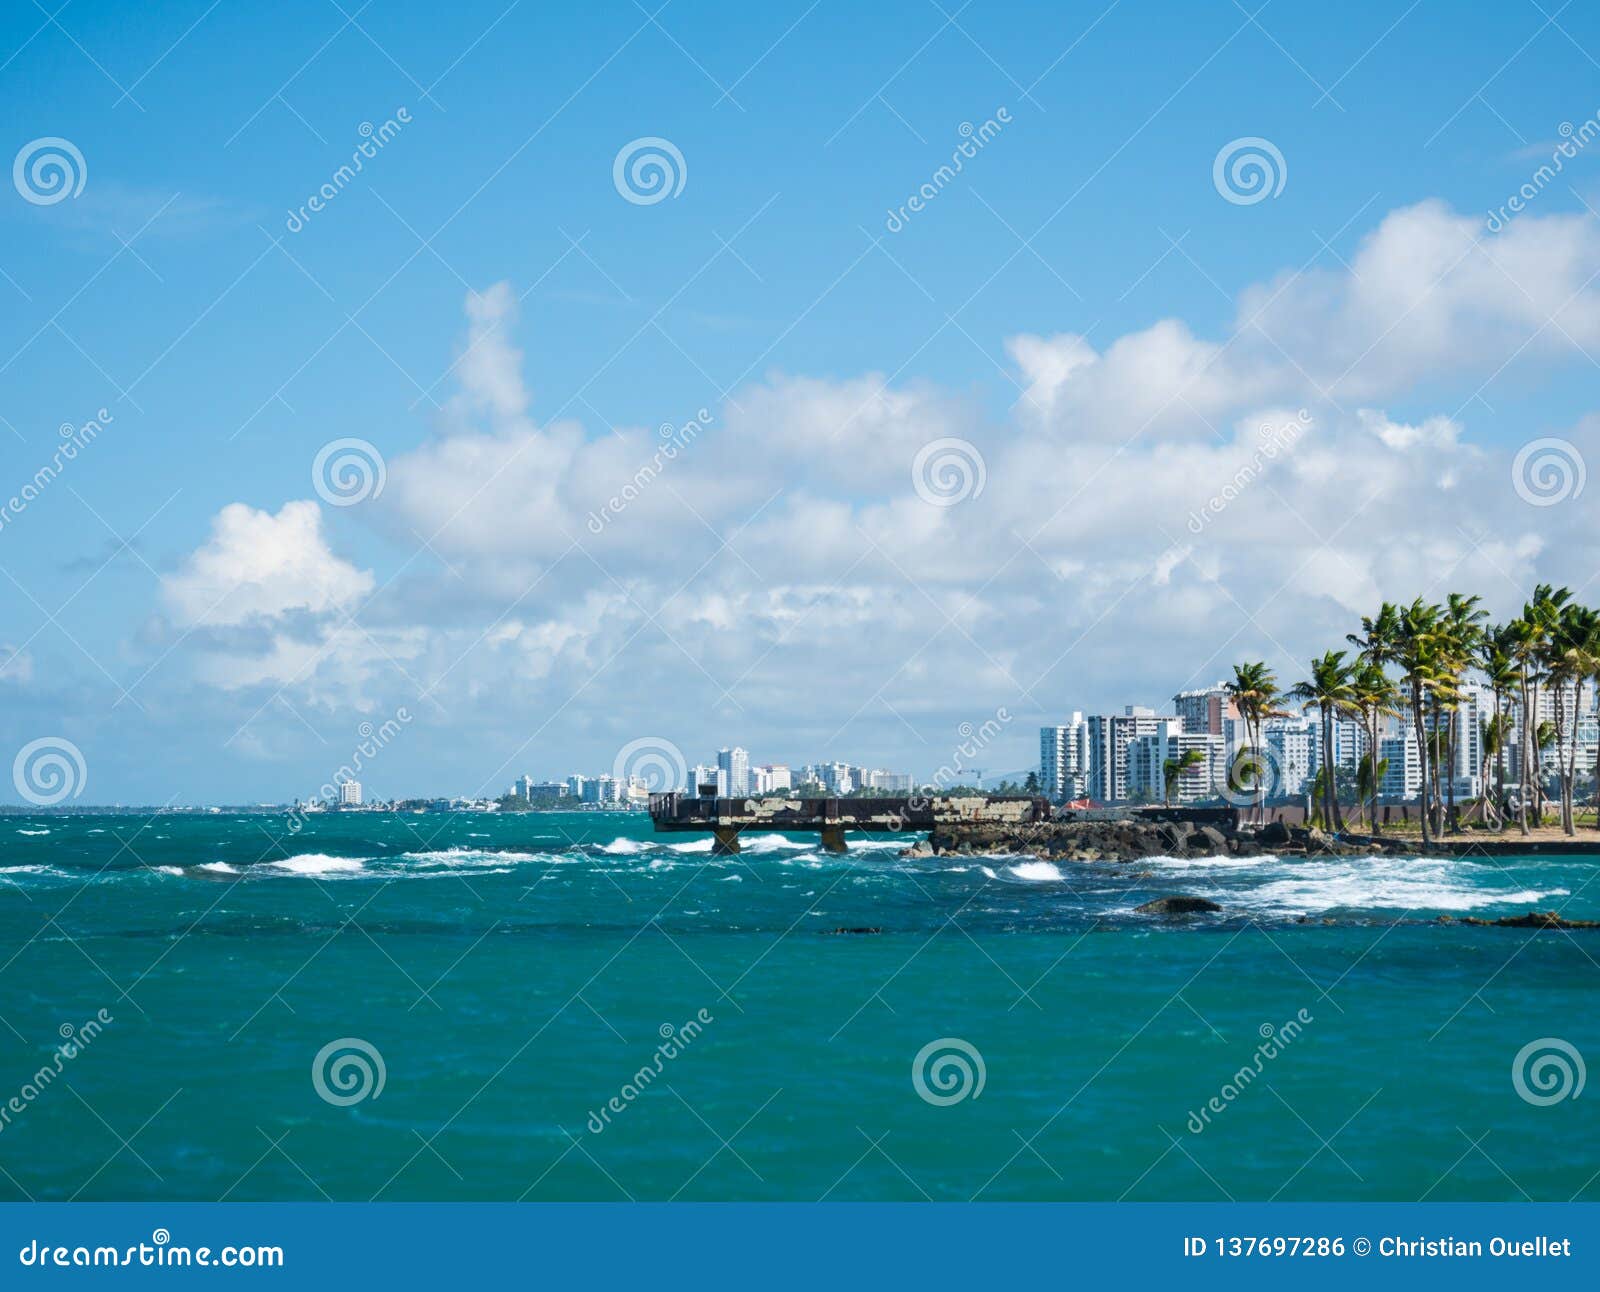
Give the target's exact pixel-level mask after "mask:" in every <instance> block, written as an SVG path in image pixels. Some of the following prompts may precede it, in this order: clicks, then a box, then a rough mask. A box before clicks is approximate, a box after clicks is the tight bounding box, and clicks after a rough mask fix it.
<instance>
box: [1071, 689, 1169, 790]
mask: <svg viewBox="0 0 1600 1292" xmlns="http://www.w3.org/2000/svg"><path fill="white" fill-rule="evenodd" d="M1177 721H1178V719H1177V718H1176V717H1174V716H1172V715H1166V716H1157V714H1156V712H1155V710H1154V709H1146V708H1142V707H1140V706H1139V705H1136V704H1130V705H1128V706H1127V707H1126V708H1125V709H1124V710H1123V712H1121V713H1096V714H1091V715H1090V716H1089V720H1088V726H1089V760H1088V767H1087V769H1086V770H1087V772H1088V784H1087V787H1086V788H1087V789H1088V792H1089V797H1090V798H1092V799H1098V800H1099V801H1100V802H1102V803H1123V802H1126V801H1127V798H1128V745H1129V743H1130V742H1131V741H1133V740H1135V739H1137V738H1138V737H1139V736H1153V735H1155V734H1157V732H1159V731H1160V730H1162V724H1163V723H1169V722H1177Z"/></svg>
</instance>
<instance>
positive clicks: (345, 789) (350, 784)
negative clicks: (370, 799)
mask: <svg viewBox="0 0 1600 1292" xmlns="http://www.w3.org/2000/svg"><path fill="white" fill-rule="evenodd" d="M339 806H340V807H360V806H361V782H360V781H340V782H339Z"/></svg>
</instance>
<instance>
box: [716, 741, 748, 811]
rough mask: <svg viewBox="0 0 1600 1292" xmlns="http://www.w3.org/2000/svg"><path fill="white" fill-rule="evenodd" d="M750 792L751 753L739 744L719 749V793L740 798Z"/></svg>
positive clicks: (724, 796) (722, 795)
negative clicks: (730, 747)
mask: <svg viewBox="0 0 1600 1292" xmlns="http://www.w3.org/2000/svg"><path fill="white" fill-rule="evenodd" d="M749 792H750V755H749V754H748V753H746V752H745V751H744V750H743V749H740V748H739V746H738V745H735V746H734V747H733V748H732V749H720V750H718V751H717V793H718V794H719V795H720V796H721V797H723V798H738V797H740V796H741V795H745V794H748V793H749Z"/></svg>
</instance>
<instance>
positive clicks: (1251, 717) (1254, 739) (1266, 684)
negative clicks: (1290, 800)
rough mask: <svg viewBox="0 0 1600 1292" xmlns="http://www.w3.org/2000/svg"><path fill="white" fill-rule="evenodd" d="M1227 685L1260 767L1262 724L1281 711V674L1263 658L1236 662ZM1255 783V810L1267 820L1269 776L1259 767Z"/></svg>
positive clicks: (1260, 817)
mask: <svg viewBox="0 0 1600 1292" xmlns="http://www.w3.org/2000/svg"><path fill="white" fill-rule="evenodd" d="M1225 688H1226V690H1227V692H1228V695H1229V696H1230V697H1231V698H1232V700H1233V704H1234V707H1235V708H1236V709H1238V710H1239V717H1240V719H1241V720H1242V721H1243V722H1244V729H1245V743H1246V744H1248V745H1249V746H1250V747H1251V748H1252V749H1253V750H1255V751H1256V758H1257V760H1258V767H1259V759H1260V756H1261V755H1260V750H1261V724H1262V722H1263V721H1264V720H1265V719H1267V718H1269V717H1275V716H1277V711H1276V710H1275V709H1274V708H1273V707H1272V706H1273V705H1274V704H1275V703H1276V702H1277V700H1278V698H1279V696H1280V695H1281V694H1282V692H1281V691H1280V690H1279V688H1278V679H1277V676H1276V675H1275V674H1274V673H1273V671H1272V670H1271V669H1270V668H1268V667H1267V666H1266V663H1265V662H1263V661H1256V662H1254V663H1245V664H1235V665H1234V666H1233V680H1232V681H1231V682H1228V683H1226V684H1225ZM1255 782H1256V803H1255V811H1256V813H1257V814H1258V817H1259V819H1260V820H1262V821H1265V820H1266V819H1267V799H1266V794H1267V787H1266V778H1265V777H1264V776H1261V775H1260V774H1259V770H1258V772H1257V774H1256V776H1255Z"/></svg>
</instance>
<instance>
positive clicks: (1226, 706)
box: [1172, 682, 1244, 748]
mask: <svg viewBox="0 0 1600 1292" xmlns="http://www.w3.org/2000/svg"><path fill="white" fill-rule="evenodd" d="M1172 709H1173V712H1174V713H1176V714H1177V715H1178V717H1180V718H1181V719H1183V729H1184V730H1185V731H1187V732H1189V733H1191V734H1194V733H1199V732H1205V733H1208V734H1210V735H1213V736H1221V737H1222V738H1223V740H1224V741H1226V742H1227V744H1228V747H1229V748H1232V747H1233V746H1234V745H1235V744H1237V743H1238V739H1239V736H1240V735H1242V734H1243V730H1244V727H1243V723H1241V722H1240V720H1239V707H1238V705H1237V704H1235V703H1234V699H1233V696H1231V695H1230V694H1229V693H1228V688H1227V685H1226V684H1225V683H1222V682H1216V683H1213V684H1212V685H1211V686H1207V687H1202V688H1200V689H1199V690H1195V691H1179V692H1178V694H1177V695H1175V696H1173V697H1172Z"/></svg>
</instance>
